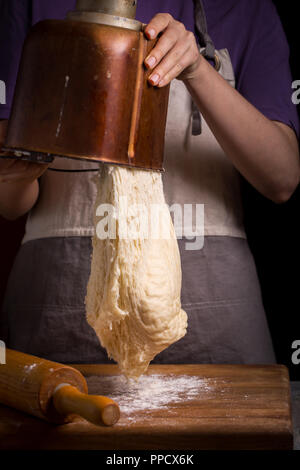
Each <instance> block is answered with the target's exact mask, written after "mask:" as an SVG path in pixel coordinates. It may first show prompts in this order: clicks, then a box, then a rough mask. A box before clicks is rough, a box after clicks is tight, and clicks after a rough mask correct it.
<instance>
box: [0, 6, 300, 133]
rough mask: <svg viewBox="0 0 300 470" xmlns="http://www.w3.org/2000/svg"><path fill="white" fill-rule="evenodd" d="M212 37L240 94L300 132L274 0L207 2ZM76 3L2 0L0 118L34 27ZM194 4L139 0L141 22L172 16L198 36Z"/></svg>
mask: <svg viewBox="0 0 300 470" xmlns="http://www.w3.org/2000/svg"><path fill="white" fill-rule="evenodd" d="M203 3H204V8H205V12H206V16H207V24H208V32H209V34H210V36H211V37H212V39H213V41H214V43H215V46H216V48H217V49H222V48H227V49H228V50H229V53H230V56H231V59H232V63H233V68H234V71H235V75H236V85H237V90H238V91H239V92H240V93H241V94H242V95H243V96H244V97H245V98H246V99H247V100H248V101H250V102H251V103H252V104H253V105H254V106H256V108H258V109H259V110H260V111H261V112H262V113H263V114H264V115H265V116H267V117H268V118H270V119H273V120H277V121H281V122H283V123H285V124H287V125H289V126H291V127H292V128H293V129H295V131H296V132H297V133H298V132H299V121H298V115H297V110H296V106H295V105H294V104H293V103H292V100H291V95H292V88H291V83H292V78H291V71H290V66H289V47H288V43H287V40H286V37H285V33H284V31H283V28H282V25H281V21H280V19H279V16H278V14H277V11H276V8H275V6H274V5H273V3H272V1H271V0H251V1H249V0H226V1H224V0H204V1H203ZM75 4H76V1H75V0H32V1H30V0H0V80H3V81H4V82H5V84H6V88H7V90H6V91H7V97H6V103H7V104H6V105H3V104H1V105H0V119H7V118H8V117H9V114H10V108H11V102H12V98H13V93H14V87H15V82H16V76H17V71H18V65H19V60H20V55H21V51H22V45H23V42H24V39H25V36H26V34H27V32H28V30H29V28H30V26H31V25H32V24H35V23H37V22H38V21H40V20H42V19H50V18H57V19H62V18H65V15H66V12H67V11H69V10H73V9H74V7H75ZM193 8H194V7H193V0H151V1H149V0H139V1H138V8H137V19H139V20H141V21H143V22H144V23H148V22H149V20H150V19H151V18H152V17H153V16H154V15H155V14H156V13H159V12H161V13H163V12H169V13H170V14H171V15H172V16H173V17H174V18H176V19H177V20H180V21H181V22H183V23H184V24H185V26H186V28H187V29H189V30H191V31H194V20H193V18H194V15H193Z"/></svg>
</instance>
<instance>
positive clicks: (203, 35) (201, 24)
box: [194, 0, 215, 60]
mask: <svg viewBox="0 0 300 470" xmlns="http://www.w3.org/2000/svg"><path fill="white" fill-rule="evenodd" d="M194 23H195V32H196V37H197V39H198V42H199V45H200V47H201V48H204V50H203V52H202V54H203V55H204V57H205V58H206V59H208V60H214V58H215V45H214V43H213V40H212V39H211V37H210V36H209V34H208V31H207V21H206V15H205V10H204V6H203V1H202V0H194Z"/></svg>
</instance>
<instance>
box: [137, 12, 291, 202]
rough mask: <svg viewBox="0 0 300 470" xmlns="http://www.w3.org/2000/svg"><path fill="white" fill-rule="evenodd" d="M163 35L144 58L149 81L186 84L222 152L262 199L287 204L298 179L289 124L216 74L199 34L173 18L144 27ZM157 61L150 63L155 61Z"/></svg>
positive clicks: (149, 32) (160, 18)
mask: <svg viewBox="0 0 300 470" xmlns="http://www.w3.org/2000/svg"><path fill="white" fill-rule="evenodd" d="M161 32H163V34H162V36H161V37H160V39H159V40H158V43H157V45H156V46H155V48H154V49H153V51H152V52H151V54H150V56H149V57H147V58H146V61H145V63H146V66H147V67H148V68H150V69H153V70H152V74H151V76H150V78H149V80H150V83H152V85H156V86H159V87H161V86H165V85H167V84H168V83H170V81H171V80H172V79H174V78H179V79H181V80H183V81H184V82H185V84H186V86H187V88H188V90H189V92H190V93H191V95H192V96H193V99H194V101H195V102H196V104H197V106H198V108H199V110H200V111H201V113H202V114H203V116H204V118H205V120H206V121H207V123H208V125H209V126H210V128H211V130H212V132H213V133H214V135H215V137H216V139H217V140H218V142H219V144H220V145H221V147H222V148H223V150H224V152H225V153H226V155H227V156H228V158H230V160H231V161H232V163H233V164H234V165H235V167H236V168H237V169H238V170H239V171H240V173H241V174H242V175H243V176H244V177H245V178H246V179H247V180H248V181H249V182H250V183H251V184H252V185H253V186H254V187H255V188H256V189H257V190H258V191H260V192H261V193H262V194H263V195H264V196H266V197H267V198H269V199H271V200H273V201H274V202H277V203H281V202H285V201H287V200H288V199H289V198H290V196H291V195H292V194H293V192H294V191H295V189H296V187H297V186H298V184H299V180H300V160H299V148H298V141H297V138H296V135H295V133H294V131H293V130H292V129H291V128H290V127H289V126H287V125H285V124H282V123H279V122H275V121H271V120H270V119H268V118H267V117H265V116H264V115H263V114H262V113H260V112H259V111H258V110H257V109H256V108H255V107H254V106H252V105H251V104H250V103H249V102H248V101H247V100H246V99H244V98H243V97H242V95H241V94H240V93H238V92H237V91H236V90H235V89H233V88H232V87H231V86H230V85H229V84H228V83H227V82H226V80H224V79H223V78H222V77H221V76H220V74H218V73H217V72H216V71H215V70H214V68H213V67H212V66H211V65H210V64H209V63H208V62H207V61H206V60H205V59H204V58H203V57H202V56H201V54H200V53H199V50H198V47H197V44H196V40H195V36H194V34H193V33H191V32H189V31H187V30H186V29H185V27H184V25H183V24H182V23H179V22H178V21H175V20H174V19H173V18H172V16H171V15H169V14H158V15H156V16H155V17H154V18H153V19H152V20H151V22H150V23H149V24H148V25H147V27H146V28H145V34H146V36H147V37H148V38H151V39H153V38H155V37H157V35H158V34H159V33H161ZM152 57H153V58H154V59H152V60H151V58H152Z"/></svg>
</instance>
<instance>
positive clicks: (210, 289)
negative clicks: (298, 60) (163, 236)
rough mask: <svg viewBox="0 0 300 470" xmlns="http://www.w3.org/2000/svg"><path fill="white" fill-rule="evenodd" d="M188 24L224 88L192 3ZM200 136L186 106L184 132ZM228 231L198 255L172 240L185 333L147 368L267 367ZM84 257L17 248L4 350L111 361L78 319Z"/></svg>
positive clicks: (247, 260) (267, 353)
mask: <svg viewBox="0 0 300 470" xmlns="http://www.w3.org/2000/svg"><path fill="white" fill-rule="evenodd" d="M195 25H196V33H197V36H198V42H199V45H200V48H201V52H202V53H203V54H204V55H205V56H206V58H207V59H208V60H211V61H212V62H213V61H215V54H217V57H218V59H220V60H221V68H222V70H221V72H222V75H223V76H224V78H226V79H227V80H228V81H230V79H231V78H232V66H231V62H230V58H229V56H228V51H227V50H225V49H224V50H222V51H215V49H214V45H213V43H212V41H211V39H210V38H209V36H208V34H207V29H206V20H205V15H204V10H203V6H202V2H199V1H198V0H197V1H195ZM227 75H228V76H227ZM201 132H202V125H201V117H200V113H199V111H198V109H197V108H196V107H195V106H193V119H192V133H193V135H194V136H196V135H199V134H200V133H201ZM166 174H168V172H166ZM170 174H171V171H170ZM230 206H231V204H228V212H227V213H226V214H225V215H226V217H227V218H228V217H229V213H230ZM236 227H237V228H236V236H206V237H205V243H204V248H203V249H202V250H198V251H187V250H186V249H185V243H186V240H184V239H182V240H178V243H179V249H180V254H181V262H182V279H183V283H182V299H181V300H182V307H183V309H184V310H185V311H186V312H187V314H188V331H187V334H186V336H185V337H184V338H183V339H181V340H180V341H178V342H177V343H175V344H173V345H172V346H171V347H169V348H168V349H166V350H165V351H163V352H162V353H160V354H159V355H158V356H157V357H156V358H155V359H154V361H153V362H154V363H190V364H192V363H231V364H237V363H238V364H243V363H244V364H246V363H248V364H268V363H274V362H275V356H274V352H273V347H272V341H271V338H270V334H269V330H268V325H267V322H266V316H265V312H264V308H263V304H262V298H261V292H260V286H259V282H258V277H257V273H256V268H255V264H254V261H253V257H252V255H251V252H250V249H249V247H248V243H247V240H246V239H245V238H243V237H242V235H241V236H240V235H239V234H240V233H242V231H241V232H240V231H239V225H238V224H237V226H236ZM224 233H225V232H224ZM91 252H92V243H91V237H89V236H84V237H76V236H75V237H73V236H67V237H51V238H40V239H36V240H31V241H27V242H26V243H24V244H23V245H22V246H21V248H20V250H19V253H18V255H17V257H16V260H15V263H14V266H13V269H12V272H11V275H10V278H9V282H8V287H7V292H6V297H5V301H4V305H3V312H2V315H1V319H0V339H3V340H4V341H5V342H6V345H7V346H8V347H10V348H12V349H17V350H20V351H23V352H26V353H30V354H34V355H37V356H41V357H44V358H47V359H50V360H54V361H60V362H66V363H108V362H111V361H110V360H109V359H108V358H107V355H106V351H105V350H104V349H103V348H102V347H101V345H100V343H99V340H98V338H97V336H96V334H95V332H94V331H93V329H92V328H91V327H90V326H89V325H88V323H87V322H86V318H85V306H84V298H85V295H86V286H87V282H88V278H89V273H90V257H91Z"/></svg>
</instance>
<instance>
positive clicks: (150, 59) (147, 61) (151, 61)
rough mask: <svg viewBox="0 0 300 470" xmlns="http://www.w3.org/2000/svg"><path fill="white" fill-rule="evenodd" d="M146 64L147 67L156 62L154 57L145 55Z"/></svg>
mask: <svg viewBox="0 0 300 470" xmlns="http://www.w3.org/2000/svg"><path fill="white" fill-rule="evenodd" d="M145 62H146V64H147V65H148V66H149V67H153V65H154V64H155V62H156V59H155V57H153V56H152V57H147V59H146V60H145Z"/></svg>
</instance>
